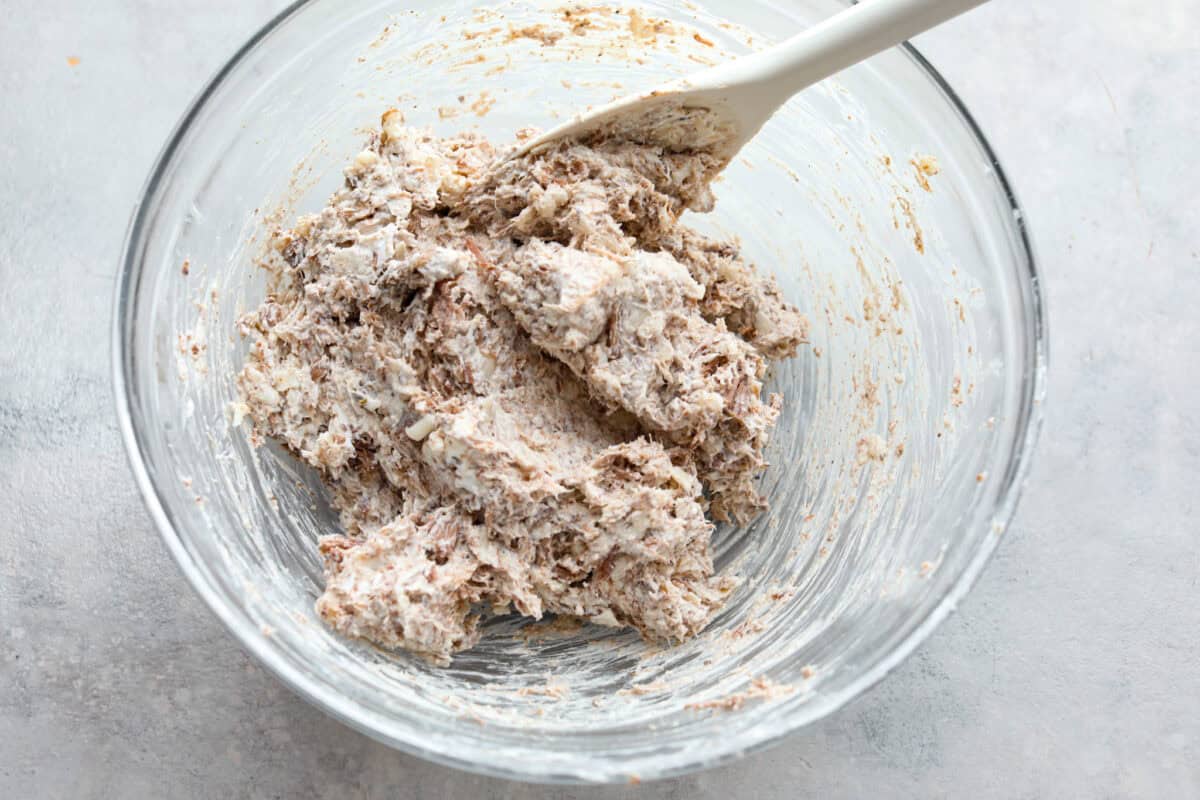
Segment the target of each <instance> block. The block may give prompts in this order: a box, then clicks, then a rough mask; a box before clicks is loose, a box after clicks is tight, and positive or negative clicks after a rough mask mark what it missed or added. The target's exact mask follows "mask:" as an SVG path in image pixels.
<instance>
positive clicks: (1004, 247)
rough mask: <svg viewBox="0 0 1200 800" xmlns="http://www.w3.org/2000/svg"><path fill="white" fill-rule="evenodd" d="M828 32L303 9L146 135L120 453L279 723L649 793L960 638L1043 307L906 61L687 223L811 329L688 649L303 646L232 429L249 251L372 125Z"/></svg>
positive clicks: (515, 639)
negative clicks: (725, 586)
mask: <svg viewBox="0 0 1200 800" xmlns="http://www.w3.org/2000/svg"><path fill="white" fill-rule="evenodd" d="M838 8H839V5H838V4H837V3H836V2H832V1H831V0H797V1H796V2H791V3H787V4H782V5H780V4H775V3H771V2H769V1H768V0H746V1H745V2H732V0H710V1H709V2H705V3H703V4H701V5H691V4H683V5H678V4H675V3H670V2H649V3H646V4H642V5H639V6H636V7H632V6H624V7H622V6H615V7H613V6H607V7H606V6H587V7H584V6H575V7H562V6H556V5H534V4H529V3H516V2H513V3H507V4H502V5H499V6H492V7H487V8H476V7H473V6H472V5H470V4H468V3H463V2H436V3H435V2H426V1H424V0H416V2H410V3H405V4H403V5H400V4H397V3H393V2H380V1H379V0H360V1H359V2H343V1H342V0H311V1H310V2H302V3H297V4H296V5H293V6H292V7H290V8H288V9H287V10H286V11H284V12H283V13H282V14H280V15H279V16H278V17H277V18H275V19H274V20H272V21H271V22H270V23H269V24H268V25H267V26H266V27H265V28H263V30H261V31H260V32H259V33H257V34H256V35H255V36H254V37H253V38H252V39H251V40H250V41H249V42H248V43H247V44H246V45H245V46H244V47H243V48H242V49H241V50H240V51H239V52H238V53H237V54H236V55H235V56H234V57H233V59H232V60H231V61H230V62H229V63H228V64H227V65H226V66H225V67H224V68H223V69H222V70H221V71H220V72H219V73H218V74H217V76H216V77H215V78H214V79H213V80H212V82H211V83H210V84H209V85H208V86H207V87H206V88H205V89H204V91H203V92H202V93H201V94H200V96H199V97H198V98H197V100H196V101H195V103H193V105H192V107H191V108H190V109H189V110H188V112H187V114H186V115H185V116H184V118H183V120H182V121H181V122H180V124H179V126H178V127H177V129H176V130H175V132H174V133H173V134H172V136H171V138H170V140H169V142H168V143H167V145H166V147H165V149H164V150H163V153H162V155H161V156H160V158H159V160H158V163H157V165H156V166H155V168H154V171H153V173H152V175H151V177H150V179H149V181H148V183H147V185H146V187H145V191H144V193H143V195H142V198H141V201H140V203H139V204H138V207H137V210H136V212H135V214H134V217H133V220H132V223H131V227H130V230H129V234H128V239H127V242H126V246H125V252H124V261H123V264H122V271H121V276H120V281H119V285H118V288H117V298H116V315H115V324H114V332H113V336H114V348H115V379H116V383H117V392H116V395H117V398H118V400H117V403H118V414H119V417H120V424H121V427H122V431H123V434H124V438H125V442H126V445H127V447H128V449H129V453H130V459H131V462H132V466H133V470H134V473H135V475H136V477H137V480H138V483H139V485H140V487H141V489H142V492H143V493H144V495H145V497H146V503H147V505H148V507H149V510H150V513H151V515H152V516H153V517H154V519H155V522H156V523H157V525H158V527H159V529H160V530H161V532H162V535H163V538H164V540H165V541H166V543H167V545H168V547H169V548H170V550H171V552H172V554H173V555H174V556H175V558H176V560H177V561H178V562H179V565H180V567H181V569H182V570H183V572H184V574H185V575H186V576H187V578H188V580H189V581H191V583H192V584H193V585H194V586H195V588H196V590H197V591H198V592H199V594H200V595H201V597H203V599H204V601H205V602H206V603H207V604H208V605H209V606H210V607H211V608H212V609H213V611H214V613H216V614H217V616H218V617H220V618H221V620H222V621H223V622H224V623H225V625H226V626H228V628H229V629H230V631H232V632H233V634H234V635H235V636H237V638H238V639H239V640H240V641H241V642H242V643H243V645H244V646H245V647H246V648H247V649H248V650H249V651H250V652H252V653H253V654H254V655H255V656H256V657H257V658H258V659H260V660H261V661H262V662H263V663H264V664H265V665H267V666H268V667H269V668H270V669H271V670H273V671H274V672H275V673H276V674H277V675H278V676H279V677H280V678H281V679H282V680H283V681H284V682H286V683H287V684H288V685H289V686H291V687H292V688H293V689H295V691H296V692H297V693H299V694H300V695H301V696H302V697H304V698H306V699H307V700H309V701H311V702H312V703H314V704H316V705H317V706H319V707H321V708H322V709H324V710H325V711H327V712H328V713H330V714H332V715H333V716H335V717H337V718H339V719H342V720H344V721H345V722H347V723H349V724H350V725H352V726H354V727H356V728H358V729H359V730H361V731H364V732H365V733H367V734H369V735H370V736H372V737H374V738H376V739H378V740H380V741H382V742H385V743H387V744H389V745H392V746H395V747H397V748H400V749H402V750H405V751H408V752H410V753H415V754H418V755H421V756H424V757H427V758H429V759H431V760H434V761H438V762H441V763H445V764H451V765H455V766H459V767H462V768H465V769H470V770H476V771H479V772H484V773H490V774H496V775H504V776H509V777H514V778H521V779H526V780H537V781H618V780H621V781H623V780H631V779H642V780H646V779H650V778H655V777H661V776H666V775H672V774H678V773H681V772H686V771H689V770H693V769H697V768H700V767H704V766H710V765H713V764H717V763H720V762H722V761H725V760H728V759H730V758H733V757H735V756H737V755H738V754H741V753H744V752H746V751H748V750H752V749H754V748H756V747H759V746H761V745H763V744H765V743H767V742H770V741H773V740H776V739H778V738H779V737H781V736H783V735H784V734H786V733H788V732H790V731H795V730H796V729H798V728H801V727H803V726H804V725H806V724H808V723H810V722H812V721H814V720H817V719H820V718H821V717H823V716H825V715H826V714H829V713H831V712H832V711H834V710H835V709H837V708H838V707H839V706H841V705H843V704H844V703H846V702H847V701H849V700H850V699H851V698H853V697H855V696H856V695H858V694H859V693H861V692H863V691H864V690H865V689H866V688H867V687H869V686H871V685H872V684H873V683H874V682H875V681H877V680H879V679H880V678H881V677H882V676H883V675H884V674H886V673H887V671H888V670H890V669H891V668H892V667H894V666H895V665H896V664H897V663H899V661H900V660H901V659H903V658H904V657H905V656H906V655H908V654H909V653H910V652H912V650H913V648H914V647H916V645H917V644H918V643H919V642H921V641H922V640H923V639H924V638H925V637H926V636H927V635H928V634H929V633H930V631H932V630H933V629H934V627H936V626H937V624H938V623H939V622H940V621H941V620H942V619H943V618H945V616H946V615H947V614H948V613H949V612H950V611H951V610H952V609H953V608H954V606H955V604H956V603H957V602H958V600H959V599H960V598H961V597H962V596H963V594H964V593H965V592H966V591H967V589H968V588H969V587H970V586H971V584H972V583H973V581H974V580H975V578H976V577H977V576H978V575H979V573H980V570H981V569H982V568H983V565H984V563H985V562H986V561H987V558H988V556H989V555H990V554H991V552H992V551H993V549H995V547H996V544H997V542H998V541H999V539H1000V534H1001V533H1002V532H1003V530H1004V526H1005V523H1006V522H1007V520H1008V519H1009V517H1010V516H1011V514H1012V512H1013V508H1014V505H1015V503H1016V498H1017V492H1018V489H1019V487H1020V484H1021V481H1022V478H1023V476H1024V475H1025V473H1026V470H1027V467H1028V461H1029V454H1030V450H1031V448H1032V445H1033V442H1034V438H1035V435H1036V431H1037V428H1038V422H1039V420H1040V417H1041V413H1040V410H1039V402H1040V399H1041V396H1042V391H1043V386H1044V373H1045V364H1046V353H1045V327H1044V320H1043V316H1042V300H1041V297H1040V294H1039V287H1038V280H1037V275H1036V272H1035V269H1034V263H1033V257H1032V255H1031V252H1030V247H1029V241H1028V238H1027V235H1026V231H1025V226H1024V222H1023V220H1022V216H1021V212H1020V209H1019V208H1018V206H1017V205H1016V201H1015V200H1014V198H1013V195H1012V191H1011V190H1010V187H1009V186H1008V184H1007V182H1006V181H1005V178H1004V176H1003V174H1002V173H1001V171H1000V168H999V165H998V164H997V163H996V159H995V157H994V156H993V154H992V152H991V150H990V149H989V148H988V145H987V143H986V142H985V141H984V139H983V137H982V135H981V134H980V132H979V130H978V129H977V128H976V127H975V125H974V123H973V122H972V121H971V119H970V117H969V116H968V115H967V113H966V111H965V110H964V109H963V107H962V105H961V104H960V103H959V102H958V100H957V99H956V98H955V97H954V95H953V94H952V93H951V91H950V90H949V88H948V87H947V86H946V84H945V83H944V82H943V81H942V80H941V78H939V77H938V75H937V73H936V72H934V71H933V69H932V68H931V67H930V66H929V64H927V63H926V62H925V61H924V60H923V59H922V58H921V57H920V56H919V55H918V54H917V53H916V51H915V50H913V49H912V48H909V47H905V48H900V49H896V50H893V51H891V52H888V53H885V54H883V55H881V56H879V57H877V58H874V59H872V60H871V61H870V62H869V63H868V64H865V65H860V66H857V67H855V68H853V69H850V70H848V71H846V72H845V73H843V74H842V75H840V76H839V77H838V78H837V79H836V80H831V81H826V82H824V83H822V84H821V85H819V86H817V87H814V88H813V89H811V90H809V91H807V92H805V93H803V94H802V95H800V96H799V97H797V98H794V99H793V100H792V101H791V102H790V103H789V104H788V105H787V106H786V107H785V108H784V109H783V110H782V111H781V112H780V114H779V115H777V116H776V118H775V119H773V120H772V121H771V122H770V124H769V125H768V126H767V127H766V128H765V129H764V130H763V131H762V133H761V134H760V135H759V136H758V137H757V138H756V139H755V140H754V142H753V143H752V144H751V145H750V146H749V147H748V148H747V149H746V150H745V151H744V152H743V154H742V155H741V156H740V157H739V158H738V159H737V160H736V161H735V162H734V163H733V164H732V165H731V167H730V168H729V170H728V171H727V173H726V174H725V175H724V176H723V178H722V180H721V181H720V182H719V183H718V184H717V186H716V194H717V197H718V204H717V208H716V211H715V212H713V213H712V214H709V215H704V216H698V217H694V218H693V219H692V220H691V222H692V224H694V225H696V226H698V227H701V228H703V229H705V230H708V231H710V232H712V231H715V232H722V233H725V234H728V235H736V236H738V237H739V238H740V241H741V244H742V247H743V251H744V252H745V254H746V255H747V256H748V257H749V259H750V260H751V261H753V262H754V263H756V264H757V265H758V266H759V268H760V269H766V270H771V271H773V272H774V273H775V274H776V275H777V277H778V278H779V280H780V283H781V284H782V286H783V289H784V291H785V293H786V295H787V296H788V297H789V298H790V299H791V300H792V301H794V302H796V303H797V304H798V305H800V306H801V307H802V308H803V309H804V310H805V311H806V312H807V313H808V315H809V316H810V318H811V319H812V323H813V326H812V327H813V330H812V343H811V346H809V347H807V348H805V349H804V350H803V351H802V352H801V354H800V355H799V356H798V357H796V358H795V359H792V360H790V361H787V362H785V363H782V364H780V365H779V366H778V367H777V368H775V369H774V371H773V373H772V374H771V375H770V388H772V389H773V390H774V391H779V392H781V393H783V394H784V396H785V398H786V399H785V403H784V410H783V414H782V417H781V420H780V423H779V426H778V428H777V430H776V432H775V434H774V438H773V440H772V445H771V448H770V451H769V459H770V461H771V466H770V467H769V469H768V470H767V472H766V473H765V474H764V476H763V478H762V486H763V491H764V492H765V493H766V494H767V495H768V496H769V497H770V499H771V509H770V511H769V512H768V513H766V514H764V515H763V516H762V517H761V518H760V519H758V520H756V521H755V522H754V523H753V524H751V525H748V526H745V527H741V528H734V527H728V526H726V527H721V528H719V529H718V530H717V532H716V533H715V535H714V551H715V555H716V562H717V565H718V567H719V568H720V569H721V570H722V571H723V572H724V573H726V574H736V575H738V576H740V577H741V582H740V584H739V588H738V590H737V591H736V592H735V593H734V595H733V596H732V597H731V599H730V601H729V603H728V605H727V606H726V607H725V608H724V609H723V610H722V611H721V612H720V613H719V614H718V615H717V616H716V617H715V619H714V620H713V621H712V624H711V625H710V626H709V628H708V629H707V630H706V631H705V632H704V633H703V634H702V635H701V636H699V637H698V638H696V639H694V640H692V641H689V642H685V643H683V644H680V645H677V646H673V647H663V646H650V645H647V644H645V643H643V642H642V641H640V640H639V639H638V637H637V636H636V635H634V634H632V633H629V632H614V631H612V630H611V629H605V628H593V627H580V626H579V625H577V624H574V623H573V622H572V621H571V620H569V619H567V620H555V621H543V622H541V623H532V622H531V621H529V620H522V619H516V618H507V617H505V618H496V619H492V620H489V621H488V622H487V623H486V629H485V635H484V638H483V641H482V642H481V643H480V644H479V645H478V646H477V647H475V648H474V649H472V650H470V651H468V652H465V653H463V654H461V655H460V656H459V657H458V658H456V659H455V661H454V663H453V664H452V666H450V667H448V668H437V667H433V666H431V665H429V664H427V663H425V662H423V661H421V660H419V659H416V658H412V657H410V656H408V655H406V654H403V653H388V652H383V651H381V650H378V649H375V648H372V647H370V646H368V645H366V644H364V643H361V642H355V641H348V640H345V639H342V638H340V637H338V636H336V635H334V634H333V633H332V632H331V631H330V630H329V629H328V628H326V627H325V626H324V625H322V624H321V622H320V620H319V618H317V617H316V615H315V614H314V612H313V601H314V600H315V598H316V597H317V596H318V595H319V593H320V591H321V587H322V574H321V565H320V562H319V558H318V555H317V551H316V546H315V539H316V537H317V536H319V535H320V534H322V533H328V532H332V531H334V530H336V526H337V523H336V520H335V518H334V516H333V515H332V514H331V513H330V510H329V508H328V506H327V505H326V503H325V496H324V493H323V490H322V488H321V486H320V482H319V481H318V480H317V479H316V478H315V476H314V475H313V474H312V473H311V472H309V471H308V470H307V469H305V468H303V467H301V466H300V465H298V464H297V463H296V462H295V461H294V460H292V459H291V458H290V457H288V455H287V454H286V453H284V452H283V451H281V450H280V449H279V448H277V447H275V446H273V445H271V444H267V445H264V446H262V447H259V448H255V447H253V446H251V444H250V442H249V439H248V436H247V433H248V432H247V430H246V429H245V427H244V426H243V425H237V424H234V422H233V420H232V419H231V416H230V412H229V409H230V403H231V401H232V400H233V399H234V397H235V393H234V388H233V381H232V378H233V376H234V374H235V373H236V372H237V370H238V369H239V367H240V364H241V359H242V358H243V355H244V352H245V343H244V342H243V341H242V339H241V338H240V337H239V336H238V334H237V332H236V321H237V319H238V317H239V316H240V315H241V314H242V313H244V312H245V311H247V310H249V309H251V308H253V307H254V306H255V305H257V303H258V302H259V301H260V299H261V298H262V294H263V291H264V275H263V274H262V271H261V270H259V269H257V268H256V267H255V261H256V257H257V255H258V253H260V252H261V248H262V247H263V244H264V233H265V232H266V231H268V230H269V229H270V228H272V227H277V226H284V225H287V224H288V221H289V220H290V219H292V218H294V217H295V215H296V214H298V213H302V212H308V211H313V210H316V209H318V208H320V207H321V205H322V204H323V201H324V199H325V198H326V197H327V196H328V194H329V193H330V191H331V190H332V189H333V188H334V187H335V186H336V185H337V184H338V182H339V181H340V179H341V178H340V170H341V168H342V167H343V165H344V164H346V163H348V161H349V159H350V157H351V156H352V155H353V154H354V153H355V152H356V151H357V149H358V148H359V147H360V145H361V142H362V141H363V139H364V136H365V132H366V131H367V130H368V129H370V128H372V127H373V126H375V125H377V124H378V119H379V116H380V114H381V112H382V111H384V110H385V109H387V108H388V107H397V108H400V109H401V110H402V111H403V112H404V114H405V116H406V117H407V120H408V122H409V124H416V125H429V126H432V127H433V128H434V129H435V130H436V131H438V132H440V133H450V132H453V131H455V130H457V129H459V128H464V127H477V128H479V129H481V130H483V131H484V132H486V133H488V134H489V135H490V136H492V137H493V138H495V139H496V140H501V141H502V140H504V139H506V138H508V137H511V136H512V134H513V131H515V130H516V129H518V128H520V127H524V126H527V125H538V126H541V127H548V126H550V125H552V124H553V123H554V122H555V121H556V119H557V118H558V116H559V115H561V114H563V113H569V112H570V111H571V110H573V109H577V108H579V107H581V106H584V105H588V104H595V103H599V102H602V101H605V100H608V99H610V98H611V97H613V96H615V95H620V94H624V93H626V92H629V91H632V90H636V89H641V88H645V87H648V86H650V85H653V84H655V83H657V82H659V81H661V80H663V78H664V77H666V76H668V75H677V74H681V73H684V72H687V71H690V70H694V69H697V68H698V67H699V66H702V65H703V64H706V63H712V62H714V61H715V60H718V59H721V58H727V57H732V56H734V55H737V54H739V53H744V52H748V51H749V50H750V49H752V48H754V47H761V46H764V45H767V44H769V43H770V42H772V41H774V40H777V39H779V38H782V37H784V36H786V35H788V34H790V33H792V32H795V31H797V30H800V29H801V28H802V27H803V26H804V25H806V24H810V23H812V22H813V21H816V20H818V19H821V18H824V17H826V16H828V15H829V14H831V13H833V12H835V11H837V10H838Z"/></svg>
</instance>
